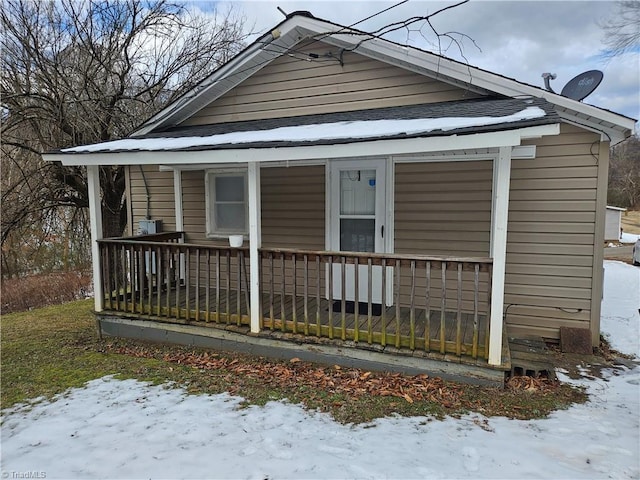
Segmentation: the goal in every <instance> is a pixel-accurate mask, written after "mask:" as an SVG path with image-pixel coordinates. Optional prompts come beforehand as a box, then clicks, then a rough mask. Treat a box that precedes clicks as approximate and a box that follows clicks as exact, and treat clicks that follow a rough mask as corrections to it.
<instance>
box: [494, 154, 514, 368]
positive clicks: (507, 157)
mask: <svg viewBox="0 0 640 480" xmlns="http://www.w3.org/2000/svg"><path fill="white" fill-rule="evenodd" d="M510 180H511V147H500V152H499V153H498V158H496V159H495V160H494V164H493V202H492V203H493V210H492V213H491V257H492V258H493V277H492V281H491V319H490V322H491V328H490V333H489V364H490V365H500V363H501V362H502V329H503V314H502V312H503V309H504V277H505V270H506V263H507V262H506V259H507V221H508V217H509V183H510Z"/></svg>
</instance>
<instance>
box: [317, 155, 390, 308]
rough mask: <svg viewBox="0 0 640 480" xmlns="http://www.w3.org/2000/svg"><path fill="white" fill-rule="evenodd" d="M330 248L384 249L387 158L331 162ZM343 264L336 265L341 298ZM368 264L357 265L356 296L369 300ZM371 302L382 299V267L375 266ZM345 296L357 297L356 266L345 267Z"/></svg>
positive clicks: (336, 287) (335, 291) (336, 294)
mask: <svg viewBox="0 0 640 480" xmlns="http://www.w3.org/2000/svg"><path fill="white" fill-rule="evenodd" d="M330 168H331V175H330V179H331V180H330V181H331V213H330V215H331V217H330V218H331V219H330V221H331V234H330V242H331V244H330V246H329V248H330V250H333V251H342V252H345V251H346V252H377V253H383V252H385V228H386V225H385V218H386V209H385V203H386V202H385V198H386V160H385V159H373V160H335V161H333V162H332V163H331V167H330ZM341 268H342V267H341V265H339V264H334V266H333V298H334V299H342V272H341ZM368 282H369V271H368V266H367V265H366V263H365V265H364V266H362V265H361V266H359V268H358V293H357V300H358V301H360V302H367V301H368V289H369V287H368ZM371 282H372V302H373V303H380V302H381V300H382V291H381V286H382V267H380V266H373V267H372V274H371ZM345 300H349V301H354V300H356V292H355V268H354V266H353V265H347V266H346V269H345Z"/></svg>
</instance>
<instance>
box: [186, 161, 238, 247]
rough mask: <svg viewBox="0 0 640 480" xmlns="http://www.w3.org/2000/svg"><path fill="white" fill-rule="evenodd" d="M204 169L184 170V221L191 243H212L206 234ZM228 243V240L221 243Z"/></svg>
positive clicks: (188, 240)
mask: <svg viewBox="0 0 640 480" xmlns="http://www.w3.org/2000/svg"><path fill="white" fill-rule="evenodd" d="M204 177H205V172H204V170H194V171H183V172H182V211H183V214H182V221H183V223H184V231H185V233H186V241H187V242H189V243H199V244H204V245H209V244H211V243H212V242H211V240H210V239H207V235H206V230H207V226H206V218H207V216H206V215H207V214H206V203H205V202H206V200H205V188H204V185H205V184H204ZM223 243H224V244H226V245H228V242H227V241H226V240H224V241H221V242H220V244H223Z"/></svg>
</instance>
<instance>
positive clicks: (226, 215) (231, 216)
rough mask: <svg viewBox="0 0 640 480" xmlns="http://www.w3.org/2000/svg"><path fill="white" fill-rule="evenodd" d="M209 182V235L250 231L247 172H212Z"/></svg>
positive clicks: (207, 184) (207, 182)
mask: <svg viewBox="0 0 640 480" xmlns="http://www.w3.org/2000/svg"><path fill="white" fill-rule="evenodd" d="M205 183H206V189H207V190H206V192H207V235H208V236H213V237H215V236H226V235H230V234H246V233H248V231H249V228H248V222H247V219H248V217H249V215H248V207H247V174H246V172H244V171H225V172H208V173H207V176H206V181H205Z"/></svg>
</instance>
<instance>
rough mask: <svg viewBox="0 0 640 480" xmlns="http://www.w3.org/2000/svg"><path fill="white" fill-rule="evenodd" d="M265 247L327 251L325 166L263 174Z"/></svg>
mask: <svg viewBox="0 0 640 480" xmlns="http://www.w3.org/2000/svg"><path fill="white" fill-rule="evenodd" d="M260 177H261V186H260V189H261V200H262V245H263V246H264V247H265V248H275V247H281V248H299V249H305V250H324V249H325V248H324V247H325V194H324V190H325V167H324V166H312V167H289V168H286V167H282V168H279V167H278V168H264V169H262V170H261V171H260Z"/></svg>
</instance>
